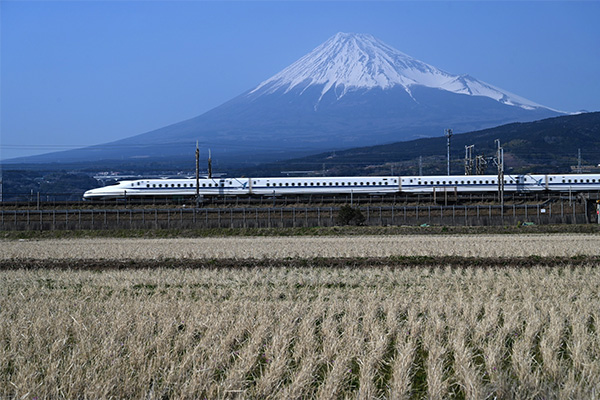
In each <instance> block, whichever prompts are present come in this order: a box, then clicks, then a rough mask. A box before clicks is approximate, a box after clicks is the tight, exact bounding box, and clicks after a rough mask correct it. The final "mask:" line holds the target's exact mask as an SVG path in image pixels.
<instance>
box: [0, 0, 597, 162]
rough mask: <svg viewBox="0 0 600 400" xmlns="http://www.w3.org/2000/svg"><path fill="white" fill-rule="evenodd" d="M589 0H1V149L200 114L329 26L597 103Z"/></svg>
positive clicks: (76, 140)
mask: <svg viewBox="0 0 600 400" xmlns="http://www.w3.org/2000/svg"><path fill="white" fill-rule="evenodd" d="M599 16H600V2H598V1H585V2H575V1H553V2H545V1H531V2H520V1H506V2H495V1H479V2H475V1H465V2H453V1H443V2H433V1H419V2H410V1H384V2H378V1H350V2H347V1H328V2H321V1H244V2H237V1H219V2H217V1H181V2H180V1H57V2H53V1H39V2H37V1H6V0H3V1H1V2H0V34H1V42H0V44H1V47H0V51H1V53H0V57H1V59H0V63H1V70H0V85H1V86H0V91H1V99H0V100H1V103H0V107H1V108H0V113H1V115H0V117H1V121H0V129H1V131H0V134H1V141H0V150H1V153H0V158H1V159H8V158H12V157H17V156H23V155H33V154H40V153H46V152H50V151H55V150H63V149H70V148H74V147H82V146H87V145H92V144H100V143H106V142H109V141H113V140H117V139H122V138H125V137H129V136H133V135H136V134H140V133H144V132H147V131H150V130H153V129H156V128H160V127H163V126H165V125H168V124H171V123H175V122H179V121H182V120H185V119H188V118H192V117H194V116H197V115H200V114H202V113H204V112H206V111H208V110H210V109H211V108H214V107H216V106H218V105H220V104H222V103H223V102H225V101H227V100H229V99H231V98H233V97H235V96H237V95H239V94H241V93H242V92H244V91H246V90H248V89H251V88H253V87H254V86H256V85H257V84H258V83H260V82H261V81H263V80H265V79H267V78H269V77H270V76H272V75H274V74H275V73H277V72H279V71H280V70H281V69H283V68H285V67H286V66H288V65H289V64H291V63H292V62H294V61H296V60H297V59H298V58H300V57H302V56H303V55H305V54H306V53H308V52H310V51H311V50H312V49H314V48H315V47H316V46H318V45H319V44H321V43H322V42H324V41H325V40H327V39H328V38H329V37H331V36H333V35H334V34H335V33H337V32H356V33H370V34H372V35H374V36H375V37H377V38H379V39H381V40H382V41H384V42H386V43H387V44H389V45H391V46H392V47H395V48H397V49H398V50H400V51H402V52H404V53H406V54H408V55H410V56H412V57H414V58H417V59H419V60H421V61H424V62H426V63H429V64H431V65H434V66H436V67H438V68H441V69H443V70H446V71H448V72H451V73H456V74H463V73H468V74H470V75H472V76H474V77H475V78H477V79H480V80H483V81H485V82H487V83H490V84H492V85H494V86H498V87H500V88H502V89H505V90H508V91H510V92H513V93H515V94H518V95H520V96H522V97H525V98H527V99H530V100H532V101H535V102H537V103H540V104H543V105H545V106H548V107H551V108H555V109H558V110H564V111H570V112H572V111H578V110H582V109H585V110H588V111H599V110H600V95H599V93H600V79H599V77H598V73H599V72H600V24H599V23H598V17H599Z"/></svg>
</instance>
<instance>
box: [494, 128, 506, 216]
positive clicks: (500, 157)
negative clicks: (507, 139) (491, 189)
mask: <svg viewBox="0 0 600 400" xmlns="http://www.w3.org/2000/svg"><path fill="white" fill-rule="evenodd" d="M495 142H496V144H497V145H498V149H497V152H496V164H497V165H498V198H499V199H500V205H501V206H502V210H503V211H502V212H504V149H503V148H502V147H501V146H500V139H496V140H495Z"/></svg>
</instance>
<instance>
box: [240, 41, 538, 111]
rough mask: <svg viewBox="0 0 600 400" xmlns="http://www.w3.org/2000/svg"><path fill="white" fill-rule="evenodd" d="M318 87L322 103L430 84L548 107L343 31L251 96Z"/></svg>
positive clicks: (514, 103) (525, 105) (510, 102)
mask: <svg viewBox="0 0 600 400" xmlns="http://www.w3.org/2000/svg"><path fill="white" fill-rule="evenodd" d="M315 86H319V87H320V88H321V95H320V98H319V99H318V101H317V102H319V101H320V100H321V99H322V98H323V96H324V95H325V94H326V93H328V92H329V91H331V90H333V91H334V93H335V96H336V97H337V98H338V99H339V98H341V97H343V96H344V95H345V94H347V93H348V92H349V91H354V90H359V89H374V88H380V89H383V90H386V89H390V88H393V87H402V88H403V89H404V90H405V91H406V92H408V93H409V94H410V93H411V88H413V87H415V86H425V87H429V88H436V89H441V90H445V91H448V92H452V93H456V94H464V95H470V96H485V97H489V98H492V99H494V100H496V101H498V102H500V103H503V104H506V105H511V106H518V107H521V108H525V109H534V108H538V107H542V108H544V107H543V106H541V105H539V104H536V103H534V102H532V101H529V100H527V99H524V98H522V97H519V96H516V95H514V94H512V93H509V92H507V91H504V90H502V89H499V88H497V87H494V86H492V85H489V84H487V83H485V82H481V81H479V80H477V79H475V78H473V77H471V76H469V75H453V74H450V73H448V72H445V71H443V70H440V69H438V68H436V67H434V66H432V65H429V64H426V63H424V62H422V61H419V60H417V59H414V58H412V57H410V56H408V55H407V54H404V53H402V52H401V51H399V50H396V49H394V48H393V47H390V46H388V45H387V44H385V43H384V42H382V41H380V40H379V39H376V38H375V37H373V36H372V35H368V34H354V33H338V34H336V35H334V36H333V37H331V38H330V39H329V40H327V41H326V42H325V43H323V44H321V45H320V46H318V47H317V48H315V49H314V50H313V51H312V52H310V53H308V54H307V55H305V56H304V57H302V58H300V59H299V60H298V61H296V62H295V63H293V64H291V65H290V66H288V67H287V68H285V69H284V70H282V71H281V72H279V73H278V74H276V75H274V76H273V77H271V78H269V79H267V80H266V81H264V82H262V83H261V84H259V85H258V86H257V87H256V88H255V89H254V90H252V91H251V92H250V94H270V93H274V92H276V91H280V90H283V91H284V92H289V91H291V90H292V89H301V90H302V91H304V90H306V89H307V88H309V87H315Z"/></svg>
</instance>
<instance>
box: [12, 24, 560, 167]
mask: <svg viewBox="0 0 600 400" xmlns="http://www.w3.org/2000/svg"><path fill="white" fill-rule="evenodd" d="M561 114H563V113H561V112H559V111H556V110H553V109H550V108H548V107H544V106H542V105H540V104H536V103H534V102H532V101H530V100H527V99H525V98H523V97H520V96H517V95H515V94H512V93H509V92H507V91H505V90H502V89H500V88H498V87H495V86H493V85H490V84H488V83H485V82H482V81H479V80H477V79H475V78H473V77H471V76H469V75H453V74H451V73H448V72H445V71H443V70H441V69H438V68H436V67H434V66H432V65H429V64H426V63H424V62H422V61H419V60H416V59H414V58H412V57H410V56H408V55H406V54H404V53H402V52H400V51H398V50H396V49H394V48H392V47H390V46H388V45H386V44H385V43H383V42H382V41H380V40H378V39H376V38H375V37H373V36H371V35H367V34H351V33H338V34H336V35H335V36H333V37H331V38H330V39H329V40H327V41H326V42H325V43H323V44H321V45H320V46H318V47H317V48H315V49H314V50H313V51H312V52H310V53H308V54H307V55H305V56H304V57H302V58H300V59H299V60H298V61H296V62H295V63H293V64H291V65H290V66H288V67H287V68H285V69H284V70H282V71H281V72H279V73H278V74H276V75H274V76H273V77H271V78H269V79H267V80H265V81H264V82H262V83H260V84H259V85H258V86H256V87H255V88H253V89H251V90H249V91H247V92H245V93H243V94H241V95H239V96H238V97H236V98H234V99H232V100H230V101H228V102H226V103H224V104H222V105H221V106H219V107H216V108H214V109H212V110H210V111H208V112H206V113H204V114H202V115H200V116H198V117H195V118H192V119H189V120H187V121H183V122H179V123H176V124H173V125H170V126H167V127H164V128H160V129H157V130H154V131H151V132H148V133H144V134H141V135H137V136H132V137H130V138H127V139H124V140H120V141H117V142H112V143H109V144H106V145H100V146H92V147H88V148H84V149H78V150H69V151H66V152H60V153H52V154H47V155H42V156H34V157H27V158H26V159H21V160H19V161H25V160H26V161H28V162H48V161H54V162H56V161H60V162H66V161H82V160H87V161H89V160H101V159H121V160H123V159H132V158H134V159H139V158H144V159H151V160H154V159H159V158H181V157H185V158H191V157H193V146H194V145H195V143H196V141H200V143H201V145H202V146H203V147H209V148H211V149H212V150H213V154H214V155H215V157H216V158H218V159H220V160H221V161H223V162H225V163H226V162H228V161H231V160H233V161H235V162H242V163H248V162H262V161H274V160H277V159H283V158H291V157H292V156H298V155H303V154H310V153H315V152H320V151H328V150H339V149H347V148H350V147H357V146H371V145H377V144H385V143H392V142H398V141H406V140H412V139H415V138H419V137H433V136H441V135H442V134H443V132H444V129H446V128H452V129H453V130H454V131H455V132H457V133H458V132H468V131H473V130H478V129H484V128H489V127H495V126H499V125H502V124H506V123H510V122H526V121H534V120H539V119H543V118H547V117H552V116H557V115H561ZM190 155H192V156H190ZM13 161H17V160H13Z"/></svg>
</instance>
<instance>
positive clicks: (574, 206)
mask: <svg viewBox="0 0 600 400" xmlns="http://www.w3.org/2000/svg"><path fill="white" fill-rule="evenodd" d="M340 208H341V207H339V206H319V207H298V206H290V207H281V206H269V207H264V206H263V207H204V208H188V207H177V208H164V207H163V208H134V207H126V206H124V205H123V206H122V207H120V208H119V207H112V208H94V209H19V208H17V209H0V230H42V231H44V230H89V229H201V228H279V227H315V226H334V225H339V224H340V223H341V221H340V218H339V214H340ZM354 208H355V209H356V210H359V211H360V213H361V214H362V216H363V217H364V221H362V222H361V223H362V224H364V225H378V226H387V225H421V224H429V225H465V226H476V225H514V224H519V223H534V224H583V223H591V222H594V223H595V222H596V215H595V211H594V209H593V207H591V206H590V202H585V201H581V202H580V201H567V200H564V201H562V200H561V201H556V202H551V203H541V204H540V203H538V204H512V205H505V206H504V207H502V206H500V205H492V204H488V205H479V204H478V205H449V206H442V205H417V206H407V205H381V206H377V205H375V206H372V205H363V206H355V207H354Z"/></svg>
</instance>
